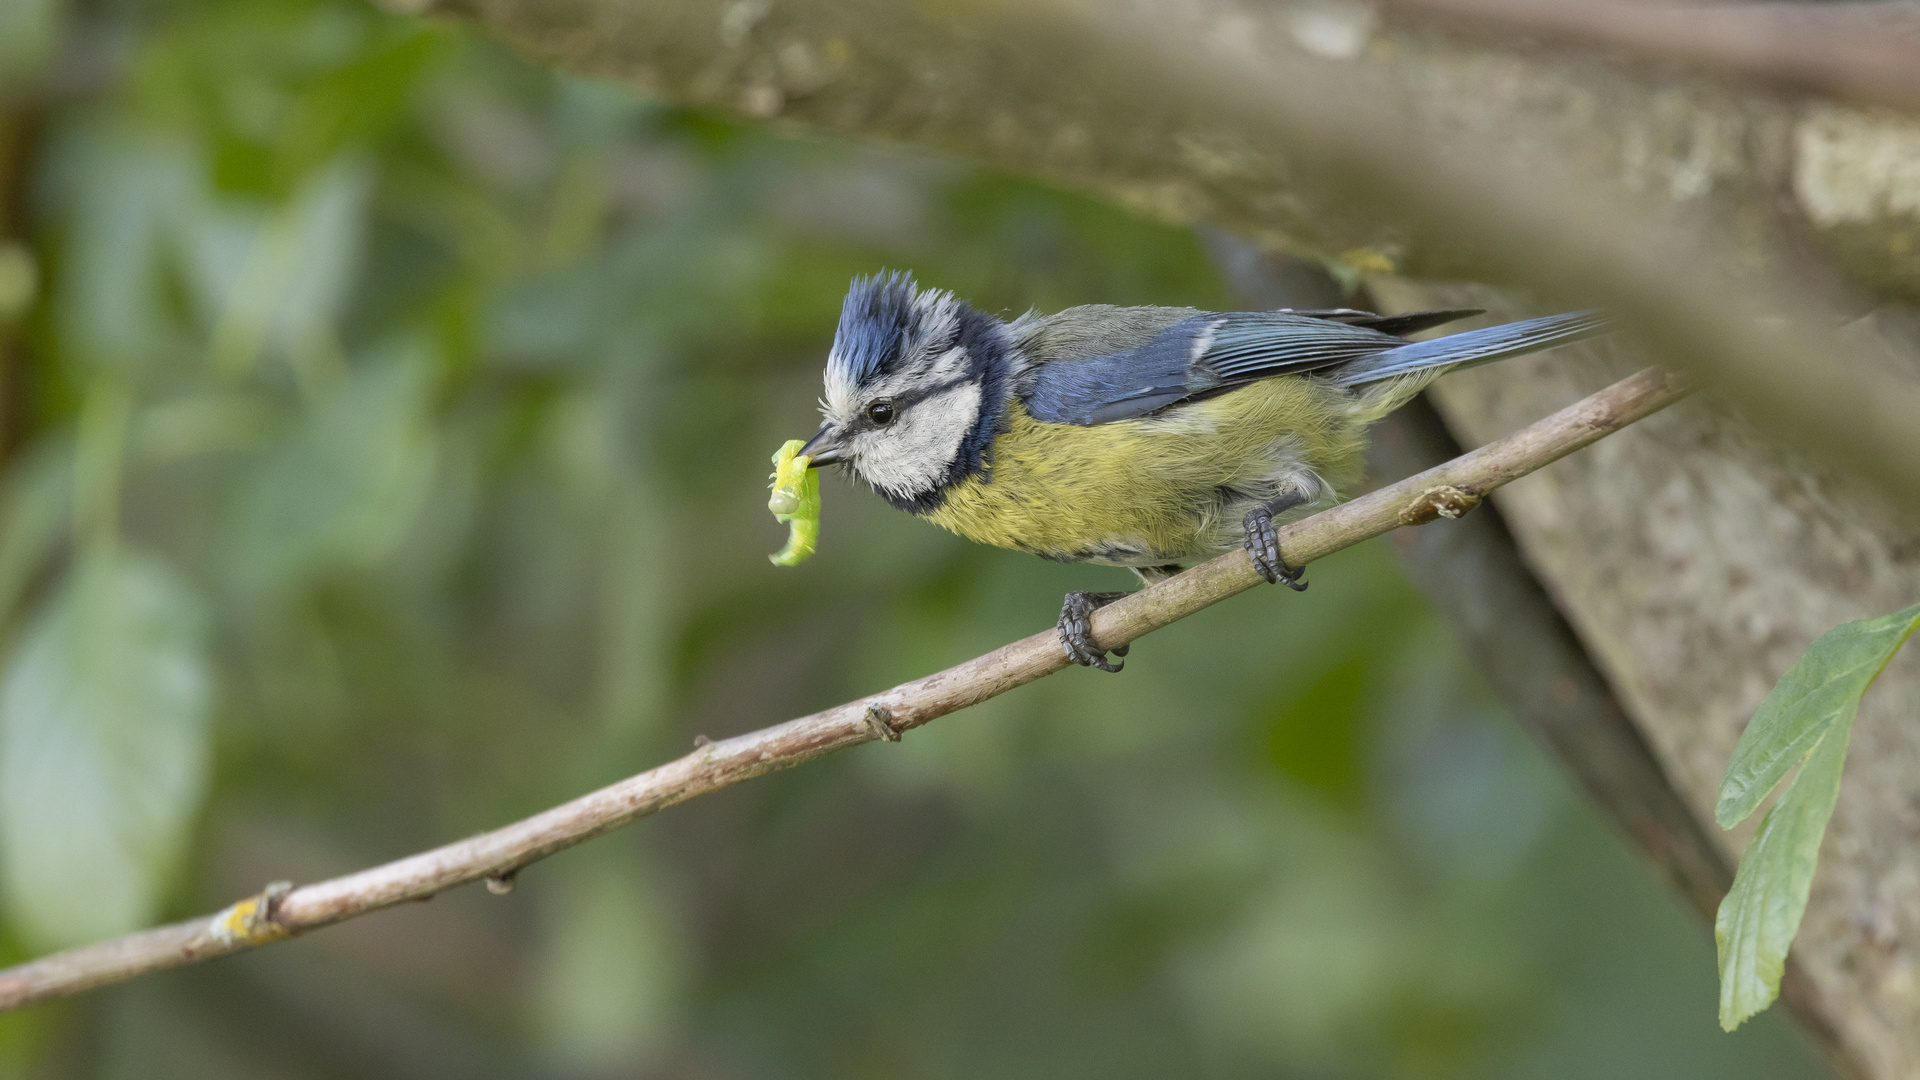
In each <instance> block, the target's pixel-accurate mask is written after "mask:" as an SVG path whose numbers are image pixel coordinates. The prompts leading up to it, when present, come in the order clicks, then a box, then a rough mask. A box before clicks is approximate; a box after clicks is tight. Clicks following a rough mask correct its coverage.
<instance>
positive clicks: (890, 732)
mask: <svg viewBox="0 0 1920 1080" xmlns="http://www.w3.org/2000/svg"><path fill="white" fill-rule="evenodd" d="M861 718H862V719H864V720H865V721H866V724H867V730H868V731H870V732H872V733H873V737H874V738H876V739H885V740H886V741H888V742H899V741H900V732H899V731H898V730H896V729H895V728H894V726H893V710H892V709H889V708H887V707H886V706H885V705H881V704H879V703H878V702H875V703H873V704H871V705H868V706H867V711H866V712H865V713H862V714H861Z"/></svg>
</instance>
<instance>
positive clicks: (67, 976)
mask: <svg viewBox="0 0 1920 1080" xmlns="http://www.w3.org/2000/svg"><path fill="white" fill-rule="evenodd" d="M1686 392H1687V391H1686V388H1685V387H1683V386H1682V385H1681V384H1680V383H1679V381H1678V380H1677V379H1675V378H1673V377H1672V376H1669V375H1666V374H1664V373H1662V372H1660V371H1658V370H1655V369H1651V368H1650V369H1648V370H1646V371H1642V372H1640V373H1639V374H1637V375H1633V376H1631V377H1629V378H1626V379H1623V380H1621V381H1620V382H1618V383H1615V384H1614V385H1612V386H1610V387H1608V388H1607V389H1605V390H1602V391H1600V392H1599V393H1597V394H1594V395H1593V396H1591V397H1589V398H1586V399H1584V400H1582V401H1579V402H1576V403H1574V404H1573V405H1570V406H1568V407H1567V408H1565V409H1562V410H1560V411H1559V412H1557V413H1555V414H1553V415H1552V416H1550V417H1547V418H1546V419H1544V420H1541V421H1539V422H1538V423H1535V424H1533V425H1531V426H1529V427H1526V428H1523V429H1521V430H1520V431H1517V432H1515V433H1514V434H1512V435H1510V436H1508V437H1507V438H1505V439H1502V440H1500V441H1498V442H1495V443H1491V444H1489V445H1487V446H1484V447H1481V448H1480V449H1478V450H1475V451H1473V452H1471V453H1468V454H1464V455H1462V456H1461V457H1459V458H1456V459H1454V460H1453V461H1450V462H1448V463H1446V464H1445V465H1441V466H1439V467H1437V468H1434V469H1429V470H1427V471H1426V472H1424V473H1421V474H1420V475H1418V476H1414V477H1410V478H1408V479H1406V480H1403V481H1401V482H1400V483H1397V484H1394V485H1392V486H1390V487H1385V488H1381V489H1380V490H1378V491H1374V492H1371V493H1369V494H1367V495H1365V496H1362V497H1360V498H1358V499H1355V500H1353V501H1352V502H1349V503H1344V504H1342V505H1339V506H1336V507H1334V508H1332V509H1330V510H1326V511H1324V512H1322V513H1319V514H1316V515H1314V516H1312V517H1310V518H1307V519H1305V520H1303V521H1300V522H1297V523H1295V524H1293V525H1290V526H1287V527H1285V528H1283V529H1282V530H1281V533H1280V545H1281V553H1282V556H1283V557H1284V558H1285V559H1286V561H1287V563H1288V564H1289V565H1292V566H1304V565H1306V564H1307V563H1309V562H1312V561H1313V560H1315V559H1319V558H1322V557H1324V556H1327V555H1330V554H1332V553H1333V552H1336V551H1339V550H1340V549H1342V548H1346V547H1351V546H1352V545H1354V544H1357V543H1360V542H1361V541H1363V540H1367V539H1370V538H1372V537H1375V536H1379V535H1381V534H1382V533H1386V532H1390V531H1392V530H1393V529H1395V528H1397V527H1399V526H1400V525H1401V524H1402V517H1403V513H1404V511H1405V510H1406V508H1407V507H1408V506H1409V505H1411V504H1414V503H1415V502H1417V501H1418V500H1419V499H1421V497H1422V496H1423V495H1425V494H1427V493H1429V492H1431V491H1433V490H1435V489H1438V488H1454V489H1457V490H1459V491H1460V492H1463V493H1465V494H1467V495H1469V496H1472V497H1475V498H1479V497H1483V496H1485V495H1486V493H1487V492H1489V491H1491V490H1493V489H1494V488H1497V487H1499V486H1501V485H1502V484H1505V483H1507V482H1509V481H1511V480H1513V479H1515V478H1517V477H1520V476H1524V475H1526V474H1527V473H1530V472H1532V471H1534V470H1535V469H1539V468H1541V467H1543V466H1545V465H1548V464H1550V463H1551V462H1554V461H1557V460H1558V459H1560V458H1562V457H1564V456H1566V455H1567V454H1570V453H1572V452H1574V451H1575V450H1578V449H1580V448H1581V447H1583V446H1586V445H1588V444H1590V443H1592V442H1594V441H1595V440H1597V439H1600V438H1601V437H1603V436H1605V435H1608V434H1610V433H1612V432H1615V431H1618V430H1620V429H1621V428H1623V427H1625V426H1626V425H1628V424H1631V423H1633V422H1634V421H1635V420H1638V419H1640V418H1641V417H1643V416H1646V415H1648V414H1649V413H1652V412H1655V411H1657V410H1659V409H1661V408H1664V407H1665V406H1667V405H1669V404H1672V403H1673V402H1674V401H1677V400H1678V399H1679V398H1680V397H1682V396H1684V395H1685V393H1686ZM1258 584H1260V577H1259V576H1258V575H1257V574H1256V573H1255V572H1254V570H1253V567H1252V564H1251V563H1250V562H1249V560H1248V559H1247V555H1246V553H1245V552H1244V551H1232V552H1229V553H1227V554H1225V555H1222V556H1220V557H1219V558H1217V559H1214V560H1212V561H1211V562H1207V563H1204V564H1202V565H1200V566H1196V567H1194V568H1193V569H1191V570H1189V571H1187V572H1186V573H1184V574H1180V575H1179V576H1177V577H1174V578H1172V579H1170V580H1168V581H1165V582H1162V583H1160V584H1158V585H1155V586H1153V587H1151V588H1148V589H1143V590H1141V591H1140V592H1137V593H1134V594H1133V595H1131V596H1129V597H1126V598H1125V599H1123V600H1120V601H1119V602H1117V603H1115V604H1113V605H1111V606H1109V607H1106V608H1103V609H1101V610H1100V611H1098V612H1096V613H1095V614H1094V618H1093V630H1094V634H1095V636H1096V638H1097V639H1098V640H1099V641H1100V642H1101V643H1102V644H1104V645H1106V646H1107V647H1108V648H1112V647H1115V646H1118V645H1122V644H1125V643H1127V642H1131V641H1133V640H1135V639H1136V638H1139V637H1141V636H1142V635H1144V634H1147V633H1149V632H1151V631H1153V630H1157V629H1159V628H1160V627H1163V626H1166V625H1168V624H1169V623H1173V622H1175V621H1178V620H1180V619H1184V618H1186V617H1187V616H1188V615H1191V614H1193V613H1194V612H1196V611H1199V610H1200V609H1202V608H1204V607H1207V606H1209V605H1211V604H1216V603H1219V602H1220V601H1222V600H1225V599H1226V598H1227V597H1229V596H1233V595H1235V594H1237V593H1241V592H1245V591H1247V590H1248V589H1251V588H1253V587H1254V586H1256V585H1258ZM1066 666H1067V658H1066V654H1065V653H1064V651H1063V650H1062V649H1061V648H1060V642H1059V639H1058V637H1057V636H1056V635H1055V633H1054V631H1052V630H1048V631H1045V632H1042V633H1039V634H1035V635H1033V636H1032V637H1028V638H1024V639H1022V640H1020V641H1016V642H1014V643H1012V644H1010V645H1005V646H1002V647H1001V648H999V649H995V650H994V651H993V652H990V653H987V654H986V655H984V656H980V657H976V658H975V659H972V660H969V661H967V662H966V663H963V664H960V665H958V666H956V667H951V668H948V669H947V670H945V671H942V672H939V673H937V674H934V675H929V676H927V677H925V678H923V679H916V680H914V681H913V682H909V683H903V684H901V685H899V686H896V687H894V688H893V689H891V690H887V691H884V692H882V693H879V694H874V695H872V696H870V697H867V698H862V699H861V700H859V701H852V702H848V703H847V704H845V705H841V706H838V707H836V708H832V709H828V710H826V711H825V712H820V713H815V714H813V715H812V716H803V717H801V718H799V719H797V720H789V721H787V722H786V723H783V724H776V725H774V726H772V727H768V728H763V729H761V730H759V731H755V732H751V733H749V734H746V735H740V736H737V737H735V738H731V739H725V740H722V741H719V742H713V743H708V744H707V745H705V746H702V747H699V748H698V749H696V750H695V751H694V752H693V753H691V754H688V755H687V756H685V757H683V758H680V759H679V760H677V761H672V762H669V763H667V764H665V765H662V766H660V767H658V768H656V769H652V770H649V771H647V772H644V773H641V774H639V775H637V776H633V777H630V778H628V779H626V780H623V781H621V782H619V783H617V784H613V785H611V786H609V787H605V788H601V789H600V790H599V791H595V792H592V793H590V794H587V795H583V796H581V797H580V798H577V799H575V800H573V801H572V802H568V803H564V804H562V805H560V806H556V807H554V808H553V809H551V810H547V811H545V812H544V813H540V814H536V815H534V816H533V817H530V818H526V819H524V820H522V821H518V822H515V823H514V824H512V825H508V826H506V827H504V828H500V829H496V830H494V831H492V832H488V833H482V834H480V835H479V836H474V837H470V838H468V839H466V840H461V841H457V842H455V843H452V844H447V845H445V846H443V847H438V848H435V849H433V850H432V851H426V852H422V853H420V854H418V855H412V856H409V857H407V858H404V859H398V860H396V861H394V862H390V863H386V864H385V865H382V866H376V867H373V868H371V869H368V870H362V871H360V872H359V873H356V874H349V875H347V876H345V877H339V878H334V879H332V880H331V881H322V882H317V883H315V884H312V885H304V886H301V887H299V888H295V889H288V888H286V887H285V886H284V884H276V885H273V886H269V887H268V888H267V890H266V891H265V892H263V893H261V894H260V895H259V896H255V897H250V898H248V899H246V900H242V901H240V902H239V903H238V904H235V905H234V906H232V907H230V908H228V909H226V910H225V911H222V912H220V913H219V914H216V915H213V916H211V917H201V918H198V919H191V920H188V921H186V922H181V923H175V924H173V925H171V926H163V927H159V928H156V929H153V930H146V931H142V932H140V933H136V934H130V935H128V936H126V937H122V938H116V939H114V940H112V941H105V942H101V943H98V944H95V945H86V946H82V947H80V948H77V949H70V950H68V951H66V952H62V953H56V954H54V955H52V956H47V957H43V958H41V959H38V960H33V961H30V962H28V963H25V964H21V965H18V966H16V967H13V968H9V969H7V970H5V971H0V1008H3V1009H15V1008H19V1007H21V1006H23V1005H28V1004H31V1003H33V1002H36V1001H42V1000H45V999H47V998H52V997H59V996H63V995H67V994H74V993H78V992H80V991H82V990H86V989H89V988H92V987H95V986H102V985H105V984H107V983H113V982H119V981H121V980H124V979H130V978H132V977H134V976H136V975H141V974H144V973H146V972H149V971H158V970H161V969H163V968H170V967H178V966H180V965H182V964H188V963H192V962H194V961H197V960H205V959H209V958H211V957H215V956H221V955H224V954H227V953H231V952H236V951H238V950H241V949H245V948H249V947H252V946H255V945H263V944H266V943H267V942H270V941H278V940H281V939H283V938H286V937H290V936H292V935H294V934H299V933H304V932H306V931H308V930H313V929H317V928H319V927H322V926H326V925H328V924H330V923H336V922H340V921H342V920H345V919H351V918H354V917H356V916H359V915H365V914H367V913H368V912H371V911H377V910H379V909H381V908H384V907H391V906H393V905H394V904H400V903H405V902H407V901H409V900H424V899H426V898H428V897H430V896H433V895H434V894H435V893H438V892H440V891H442V890H444V889H449V888H452V887H453V886H455V885H461V884H464V883H466V882H470V881H476V880H481V879H486V880H489V881H510V880H512V877H513V875H514V874H515V873H516V872H517V871H519V870H520V869H521V868H522V867H524V866H526V865H527V864H529V863H532V862H535V861H537V860H539V859H542V858H545V857H546V856H548V855H551V854H553V853H554V852H556V851H560V850H561V849H563V848H567V847H571V846H572V845H574V844H578V843H580V842H581V841H583V840H588V839H591V838H592V837H595V836H598V835H600V834H601V833H604V832H607V831H609V830H611V829H616V828H619V827H620V826H622V825H625V824H627V823H628V822H630V821H633V820H634V819H636V818H639V817H642V816H644V815H647V814H651V813H653V812H655V811H657V810H662V809H665V808H666V807H669V806H672V805H674V804H676V803H680V802H685V801H686V800H688V799H691V798H694V797H695V796H698V795H704V794H706V793H708V792H710V791H716V790H718V789H720V788H723V787H726V786H728V785H730V784H734V783H738V782H739V781H741V780H746V779H749V778H751V777H755V776H759V775H761V774H762V773H767V772H772V771H773V770H775V769H783V768H787V767H788V766H792V765H797V764H799V763H801V762H803V761H806V760H808V759H810V758H814V757H818V756H820V755H822V754H826V753H830V752H832V751H835V750H840V749H844V748H846V747H849V746H856V745H859V744H860V743H864V742H872V741H875V740H877V739H885V738H887V732H892V733H893V735H894V737H895V738H898V736H899V734H900V733H901V732H904V731H906V730H908V729H911V728H915V727H919V726H920V725H922V724H925V723H927V722H928V721H930V720H933V719H935V718H936V717H940V716H945V715H946V714H948V713H951V712H954V711H957V710H959V709H964V708H967V707H968V706H970V705H977V704H979V703H980V702H982V701H985V700H987V699H988V698H992V697H995V696H997V695H999V694H1003V693H1005V692H1007V691H1008V690H1011V689H1013V688H1014V687H1016V686H1020V685H1023V684H1025V683H1029V682H1032V681H1034V680H1035V679H1039V678H1042V677H1044V676H1047V675H1051V674H1053V673H1054V672H1056V671H1059V670H1061V669H1062V668H1065V667H1066Z"/></svg>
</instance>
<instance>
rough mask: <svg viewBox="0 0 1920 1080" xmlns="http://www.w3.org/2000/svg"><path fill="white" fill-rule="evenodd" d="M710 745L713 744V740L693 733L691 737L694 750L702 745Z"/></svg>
mask: <svg viewBox="0 0 1920 1080" xmlns="http://www.w3.org/2000/svg"><path fill="white" fill-rule="evenodd" d="M712 745H713V740H712V739H709V738H707V737H706V736H705V735H695V736H694V737H693V748H694V749H695V750H698V749H700V748H701V747H704V746H712Z"/></svg>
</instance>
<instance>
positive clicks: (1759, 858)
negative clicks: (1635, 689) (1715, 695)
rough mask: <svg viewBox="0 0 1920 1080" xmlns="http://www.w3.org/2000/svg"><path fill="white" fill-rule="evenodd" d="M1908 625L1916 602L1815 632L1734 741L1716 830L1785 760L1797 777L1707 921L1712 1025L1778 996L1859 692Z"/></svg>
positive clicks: (1768, 787)
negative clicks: (1714, 991) (1716, 980)
mask: <svg viewBox="0 0 1920 1080" xmlns="http://www.w3.org/2000/svg"><path fill="white" fill-rule="evenodd" d="M1916 629H1920V604H1916V605H1914V606H1913V607H1910V608H1907V609H1906V610H1904V611H1900V612H1897V613H1895V614H1892V615H1888V616H1885V617H1883V618H1878V619H1862V620H1860V621H1858V622H1850V623H1846V624H1844V625H1842V626H1836V627H1834V628H1833V629H1832V630H1829V631H1827V632H1826V633H1824V634H1822V635H1820V638H1819V640H1817V641H1815V642H1814V643H1813V645H1812V646H1810V647H1809V648H1808V649H1807V652H1806V655H1805V656H1802V657H1801V658H1800V660H1799V662H1798V663H1796V664H1794V665H1793V667H1792V668H1791V669H1789V670H1788V671H1787V673H1786V674H1785V675H1782V676H1781V677H1780V681H1779V682H1778V683H1777V684H1775V685H1774V688H1773V691H1772V692H1771V693H1769V694H1768V695H1767V698H1766V700H1765V701H1763V702H1761V703H1760V708H1759V709H1757V710H1756V711H1755V712H1754V714H1753V721H1752V722H1751V723H1749V724H1748V725H1747V730H1746V731H1745V732H1743V733H1742V734H1741V736H1740V742H1739V744H1738V745H1737V746H1735V747H1734V751H1733V760H1732V761H1731V762H1729V763H1728V765H1727V775H1726V779H1725V780H1724V781H1722V783H1721V785H1720V802H1719V806H1718V807H1716V809H1715V813H1714V817H1715V818H1716V819H1717V820H1718V821H1719V822H1720V825H1721V827H1722V828H1731V827H1733V826H1734V825H1736V824H1738V823H1740V822H1741V821H1743V820H1745V819H1746V817H1747V816H1748V815H1749V814H1751V813H1753V811H1754V809H1755V808H1756V807H1758V806H1759V805H1760V802H1761V800H1763V799H1765V798H1766V797H1767V793H1768V792H1770V791H1772V790H1773V788H1774V785H1776V784H1778V783H1779V782H1780V780H1781V779H1782V778H1783V777H1785V776H1786V775H1787V773H1789V772H1791V771H1792V770H1793V768H1794V766H1796V765H1799V766H1800V773H1799V775H1798V776H1796V777H1794V779H1793V782H1792V783H1791V784H1789V785H1788V786H1787V790H1786V792H1785V794H1783V795H1781V796H1780V801H1779V802H1778V803H1776V804H1775V805H1774V807H1773V809H1772V810H1770V811H1768V813H1767V816H1766V817H1765V818H1764V819H1762V820H1761V822H1760V829H1759V831H1758V832H1756V833H1755V834H1754V837H1753V841H1752V843H1750V844H1749V845H1748V846H1747V850H1746V853H1745V854H1744V855H1743V856H1742V857H1741V859H1740V870H1739V872H1738V873H1737V874H1736V875H1735V876H1734V881H1733V888H1732V889H1730V890H1728V892H1727V896H1726V898H1725V899H1724V900H1722V901H1721V902H1720V913H1719V916H1718V918H1717V919H1716V920H1715V923H1714V932H1713V933H1714V940H1715V942H1717V943H1718V945H1719V948H1720V1026H1721V1027H1723V1028H1725V1029H1726V1030H1728V1031H1732V1030H1733V1029H1734V1028H1736V1027H1738V1026H1739V1025H1740V1023H1741V1022H1742V1021H1744V1020H1745V1019H1747V1018H1748V1017H1749V1016H1752V1015H1753V1014H1755V1013H1757V1012H1759V1011H1760V1010H1762V1009H1764V1008H1766V1007H1767V1006H1768V1005H1770V1004H1772V1003H1773V999H1774V998H1776V997H1778V996H1779V993H1780V976H1781V974H1782V973H1783V972H1784V971H1785V969H1786V961H1787V950H1788V948H1790V947H1791V946H1792V945H1793V937H1794V934H1795V933H1796V932H1798V930H1799V928H1800V919H1801V916H1803V915H1804V914H1805V913H1806V910H1807V895H1808V892H1809V890H1811V889H1812V887H1813V873H1814V869H1815V867H1816V866H1817V865H1818V862H1819V858H1820V840H1821V838H1822V837H1823V836H1824V835H1825V834H1826V831H1827V820H1828V819H1829V818H1831V817H1832V816H1833V807H1834V804H1835V802H1836V801H1837V800H1838V799H1839V797H1840V774H1841V771H1842V770H1843V769H1844V767H1845V765H1846V759H1847V740H1848V738H1849V736H1851V734H1852V732H1853V720H1854V716H1855V715H1856V714H1857V713H1858V712H1859V709H1860V696H1861V695H1862V694H1864V693H1865V692H1866V690H1867V687H1868V686H1870V685H1872V683H1873V680H1874V679H1876V678H1878V677H1879V675H1880V672H1881V671H1882V670H1883V669H1885V668H1886V666H1887V663H1888V661H1890V660H1892V659H1893V655H1894V653H1896V652H1898V651H1899V650H1900V646H1901V645H1902V644H1904V643H1905V642H1906V640H1907V638H1909V637H1911V636H1912V635H1913V632H1914V631H1915V630H1916Z"/></svg>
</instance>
